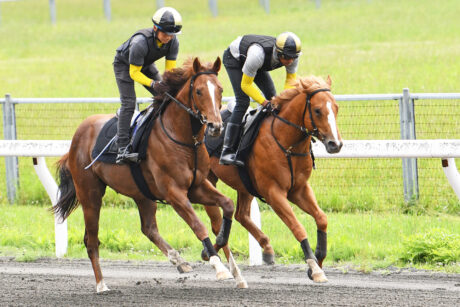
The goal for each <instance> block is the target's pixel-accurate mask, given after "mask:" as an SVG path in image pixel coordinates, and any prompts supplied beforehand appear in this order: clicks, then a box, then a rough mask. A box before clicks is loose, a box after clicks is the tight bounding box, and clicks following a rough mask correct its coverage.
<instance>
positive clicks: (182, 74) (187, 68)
mask: <svg viewBox="0 0 460 307" xmlns="http://www.w3.org/2000/svg"><path fill="white" fill-rule="evenodd" d="M194 59H195V58H188V59H187V60H186V61H185V62H184V65H183V66H182V67H177V68H174V69H172V70H170V71H166V72H165V73H164V74H163V80H162V81H161V83H160V84H159V85H158V86H155V91H156V93H157V94H156V95H155V97H154V98H155V100H156V101H163V99H164V98H165V96H166V94H165V93H169V94H170V95H171V96H173V97H175V96H176V95H177V93H178V92H179V91H180V90H181V89H182V87H183V86H184V84H185V83H186V82H187V80H188V79H190V78H191V77H192V76H193V75H194V74H195V73H196V72H195V71H193V61H194ZM211 67H212V63H206V64H205V65H203V64H202V65H201V69H200V71H203V70H209V69H211Z"/></svg>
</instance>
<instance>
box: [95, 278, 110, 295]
mask: <svg viewBox="0 0 460 307" xmlns="http://www.w3.org/2000/svg"><path fill="white" fill-rule="evenodd" d="M107 291H110V289H109V288H108V287H107V285H106V284H105V282H104V281H103V280H101V281H100V282H99V283H98V284H97V285H96V292H97V293H103V292H107Z"/></svg>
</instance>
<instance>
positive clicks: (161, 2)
mask: <svg viewBox="0 0 460 307" xmlns="http://www.w3.org/2000/svg"><path fill="white" fill-rule="evenodd" d="M163 6H165V1H164V0H157V10H158V9H161V8H162V7H163Z"/></svg>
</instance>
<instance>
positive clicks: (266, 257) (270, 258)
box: [262, 253, 275, 265]
mask: <svg viewBox="0 0 460 307" xmlns="http://www.w3.org/2000/svg"><path fill="white" fill-rule="evenodd" d="M262 260H263V261H264V263H265V264H268V265H273V264H275V255H274V254H265V253H262Z"/></svg>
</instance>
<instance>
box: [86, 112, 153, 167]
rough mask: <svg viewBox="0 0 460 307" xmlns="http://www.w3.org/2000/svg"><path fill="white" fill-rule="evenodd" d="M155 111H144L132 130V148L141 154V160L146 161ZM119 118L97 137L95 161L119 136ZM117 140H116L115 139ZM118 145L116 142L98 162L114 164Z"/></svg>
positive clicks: (92, 154)
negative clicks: (117, 135) (116, 136)
mask: <svg viewBox="0 0 460 307" xmlns="http://www.w3.org/2000/svg"><path fill="white" fill-rule="evenodd" d="M155 113H157V112H155V109H154V108H153V107H152V106H150V107H148V108H146V109H145V110H143V111H142V112H141V113H140V114H139V115H138V117H137V119H136V121H135V123H134V124H133V125H132V126H131V129H130V138H131V146H132V147H133V151H134V152H138V153H139V160H144V159H145V157H146V152H147V145H148V137H149V135H150V132H151V131H152V126H153V123H154V121H155V117H156V116H155ZM117 124H118V118H117V117H115V116H114V117H112V118H111V119H110V120H109V121H108V122H107V123H105V125H104V127H102V129H101V131H100V132H99V135H98V136H97V140H96V145H94V148H93V151H92V152H91V157H92V158H93V159H95V158H96V157H97V156H98V155H99V154H100V153H101V151H102V150H103V149H104V148H105V147H106V146H107V144H108V143H109V142H110V141H111V140H112V139H113V137H114V136H115V135H116V134H117ZM115 139H116V138H115ZM117 152H118V148H117V144H116V141H115V140H114V141H113V142H112V143H111V144H110V146H109V148H107V149H106V150H105V151H104V153H103V154H102V155H101V156H100V157H99V158H98V161H101V162H104V163H110V164H114V163H115V159H116V157H117Z"/></svg>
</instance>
